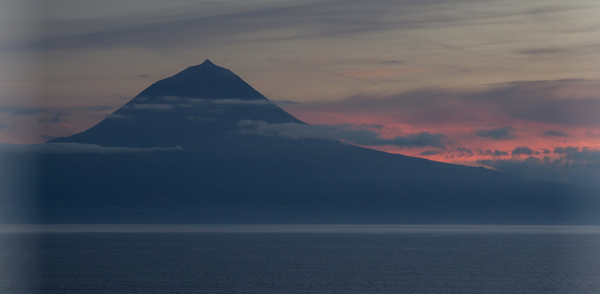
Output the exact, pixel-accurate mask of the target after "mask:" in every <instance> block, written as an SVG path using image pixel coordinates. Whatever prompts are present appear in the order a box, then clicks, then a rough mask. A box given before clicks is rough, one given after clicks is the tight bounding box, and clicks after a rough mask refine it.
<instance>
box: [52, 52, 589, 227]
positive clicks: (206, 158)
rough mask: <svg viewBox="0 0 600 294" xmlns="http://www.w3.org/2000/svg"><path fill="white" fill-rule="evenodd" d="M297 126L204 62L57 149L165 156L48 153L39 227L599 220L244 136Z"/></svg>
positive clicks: (474, 179) (357, 157) (516, 192)
mask: <svg viewBox="0 0 600 294" xmlns="http://www.w3.org/2000/svg"><path fill="white" fill-rule="evenodd" d="M244 120H253V121H264V122H266V123H280V124H281V123H296V124H304V123H303V122H301V121H299V120H297V119H296V118H294V117H292V116H291V115H289V114H288V113H286V112H285V111H283V110H282V109H280V108H279V107H277V106H276V105H275V104H273V103H271V102H270V101H269V100H268V99H267V98H265V97H264V96H263V95H261V94H260V93H259V92H257V91H256V90H254V89H253V88H252V87H251V86H249V85H248V84H246V83H245V82H244V81H243V80H242V79H240V78H239V77H238V76H236V75H235V74H233V73H232V72H231V71H229V70H227V69H224V68H221V67H218V66H216V65H214V64H212V63H211V62H210V61H208V60H207V61H206V62H204V63H203V64H201V65H198V66H192V67H189V68H187V69H185V70H184V71H182V72H180V73H178V74H176V75H175V76H173V77H170V78H167V79H164V80H161V81H158V82H157V83H155V84H153V85H152V86H150V87H149V88H147V89H146V90H144V91H142V92H141V93H140V94H139V95H138V96H136V97H135V98H133V99H132V100H131V101H130V102H128V103H127V104H125V105H124V106H123V107H121V108H120V109H118V110H117V111H115V112H114V113H113V114H111V115H110V116H109V117H107V118H106V119H105V120H103V121H102V122H100V123H98V124H97V125H96V126H94V127H92V128H90V129H88V130H87V131H84V132H82V133H79V134H75V135H72V136H69V137H66V138H57V139H55V140H52V141H51V142H53V143H81V144H96V145H99V146H104V147H135V148H151V147H175V146H179V147H181V148H178V149H177V150H172V151H154V152H122V153H114V152H113V153H63V154H48V155H46V156H45V159H44V168H43V171H44V187H43V190H44V199H43V203H44V205H43V207H42V208H41V209H42V211H43V214H44V221H45V222H49V223H511V222H512V223H529V224H540V223H568V224H583V223H585V224H588V223H599V219H600V218H599V217H598V216H597V214H596V212H597V211H598V208H599V207H600V205H599V202H598V201H597V198H596V196H597V194H598V193H597V191H596V190H593V189H588V188H582V187H577V186H572V185H567V184H557V183H544V182H532V181H527V180H523V179H520V178H518V177H516V176H513V175H509V174H505V173H500V172H496V171H492V170H487V169H484V168H473V167H466V166H460V165H452V164H446V163H439V162H433V161H429V160H425V159H420V158H413V157H407V156H403V155H394V154H388V153H384V152H379V151H375V150H370V149H366V148H361V147H358V146H353V145H348V144H344V143H342V142H338V141H332V140H325V139H288V138H283V137H277V136H259V135H250V134H244V133H241V132H240V125H239V123H240V121H244Z"/></svg>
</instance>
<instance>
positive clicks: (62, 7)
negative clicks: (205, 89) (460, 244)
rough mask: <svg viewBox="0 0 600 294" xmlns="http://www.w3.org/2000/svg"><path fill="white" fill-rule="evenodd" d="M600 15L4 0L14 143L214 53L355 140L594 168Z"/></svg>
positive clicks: (415, 150) (532, 172)
mask: <svg viewBox="0 0 600 294" xmlns="http://www.w3.org/2000/svg"><path fill="white" fill-rule="evenodd" d="M598 15H600V3H598V1H585V0H575V1H569V2H565V1H549V0H544V1H495V0H492V1H461V0H452V1H441V0H432V1H368V2H366V1H356V0H338V1H279V0H272V1H271V0H264V1H184V0H179V1H155V0H148V1H133V0H119V1H114V0H107V1H94V2H90V1H85V2H83V1H75V0H56V1H28V0H25V1H16V0H8V1H2V3H0V143H12V144H31V143H41V142H44V141H47V140H49V139H52V138H55V137H58V136H67V135H71V134H74V133H78V132H81V131H83V130H86V129H88V128H89V127H91V126H93V125H94V124H96V123H98V122H99V121H100V120H102V119H103V118H105V117H106V116H107V115H109V114H110V113H112V112H113V111H115V110H116V109H118V108H119V107H120V106H122V105H123V104H125V103H126V102H127V101H128V100H129V99H131V98H133V97H134V96H135V95H137V94H138V93H139V92H141V91H142V90H143V89H145V88H146V87H148V86H149V85H151V84H152V83H154V82H156V81H158V80H160V79H163V78H166V77H169V76H172V75H174V74H176V73H177V72H179V71H181V70H183V69H185V68H186V67H188V66H191V65H196V64H200V63H202V62H203V61H204V60H205V59H210V60H211V61H212V62H214V63H215V64H217V65H219V66H222V67H225V68H228V69H230V70H232V71H233V72H234V73H236V74H237V75H239V76H240V77H241V78H242V79H244V80H245V81H246V82H248V83H249V84H250V85H252V86H253V87H254V88H255V89H257V90H258V91H259V92H261V93H262V94H264V95H265V96H266V97H267V98H269V99H271V100H272V101H275V102H276V103H277V104H278V105H280V106H281V107H282V108H283V109H284V110H286V111H288V112H289V113H291V114H292V115H294V116H296V117H297V118H299V119H301V120H303V121H305V122H307V123H309V124H312V125H325V126H318V127H322V128H328V130H331V131H335V130H338V131H339V132H338V133H339V134H340V135H339V137H338V138H337V139H340V140H343V141H347V142H349V143H354V144H359V145H363V146H366V147H369V148H375V149H378V150H384V151H387V152H392V153H401V154H405V155H410V156H419V157H424V158H429V159H431V160H436V161H444V162H451V163H459V164H466V165H473V166H479V165H483V166H486V167H488V168H495V169H499V170H505V171H511V172H516V173H520V174H522V175H525V176H528V177H531V178H538V177H539V178H544V179H548V178H551V179H557V180H562V179H563V178H568V179H567V180H568V181H573V179H578V180H579V181H584V182H593V181H595V180H597V179H598V177H600V74H599V68H600V67H599V65H600V18H598ZM352 131H357V132H360V131H370V132H376V133H377V134H378V138H379V139H381V140H379V141H376V142H371V141H370V142H367V141H364V140H363V141H360V140H356V139H355V138H353V137H352V135H351V134H353V132H352ZM354 133H356V132H354ZM348 134H350V135H348ZM394 138H397V140H394ZM406 138H408V139H411V140H413V141H411V142H417V143H414V144H412V143H411V144H405V143H404V142H405V141H403V140H404V139H406ZM394 142H396V143H394ZM419 142H420V143H419Z"/></svg>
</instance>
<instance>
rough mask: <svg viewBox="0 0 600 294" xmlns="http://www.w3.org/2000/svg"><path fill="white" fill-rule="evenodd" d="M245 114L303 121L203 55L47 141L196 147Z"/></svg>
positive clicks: (233, 125)
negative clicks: (80, 127)
mask: <svg viewBox="0 0 600 294" xmlns="http://www.w3.org/2000/svg"><path fill="white" fill-rule="evenodd" d="M245 119H250V120H262V121H265V122H267V123H287V122H293V123H303V122H301V121H299V120H297V119H296V118H294V117H293V116H291V115H289V114H288V113H287V112H285V111H283V110H282V109H281V108H279V107H277V106H276V105H275V104H273V103H272V102H271V101H269V100H268V99H267V98H265V97H264V96H263V95H262V94H260V93H259V92H258V91H256V90H254V89H253V88H252V87H251V86H250V85H248V84H247V83H246V82H244V81H243V80H242V79H241V78H240V77H238V76H237V75H235V74H234V73H232V72H231V71H230V70H228V69H225V68H222V67H218V66H216V65H214V64H213V63H212V62H210V61H209V60H206V61H205V62H204V63H202V64H201V65H197V66H192V67H188V68H187V69H185V70H184V71H182V72H180V73H178V74H176V75H174V76H172V77H170V78H166V79H164V80H161V81H158V82H156V83H155V84H153V85H152V86H150V87H148V88H147V89H146V90H144V91H142V92H141V93H140V94H139V95H137V96H136V97H135V98H133V99H132V100H131V101H129V102H128V103H127V104H125V105H124V106H123V107H121V108H120V109H118V110H117V111H115V112H114V113H113V114H111V115H110V116H109V117H108V118H107V119H105V120H103V121H101V122H100V123H99V124H97V125H96V126H94V127H92V128H90V129H89V130H87V131H84V132H82V133H79V134H75V135H73V136H70V137H68V138H57V139H54V140H52V141H50V142H77V143H86V144H97V145H100V146H125V147H173V146H176V145H179V146H182V147H190V148H197V147H200V146H203V145H205V144H207V143H208V144H212V141H214V140H215V139H219V138H222V137H223V136H227V135H228V134H229V133H230V132H237V131H239V128H238V127H237V124H238V122H239V121H240V120H245Z"/></svg>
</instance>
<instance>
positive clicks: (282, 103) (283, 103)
mask: <svg viewBox="0 0 600 294" xmlns="http://www.w3.org/2000/svg"><path fill="white" fill-rule="evenodd" d="M271 102H273V103H275V105H277V106H287V105H297V104H299V103H298V102H296V101H291V100H271Z"/></svg>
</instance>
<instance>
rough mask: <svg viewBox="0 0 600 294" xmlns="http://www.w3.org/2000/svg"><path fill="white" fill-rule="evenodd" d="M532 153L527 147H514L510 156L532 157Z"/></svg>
mask: <svg viewBox="0 0 600 294" xmlns="http://www.w3.org/2000/svg"><path fill="white" fill-rule="evenodd" d="M533 153H534V151H533V150H532V149H531V148H529V147H527V146H522V147H516V148H515V149H513V151H512V152H511V154H512V155H513V156H518V155H533Z"/></svg>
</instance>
